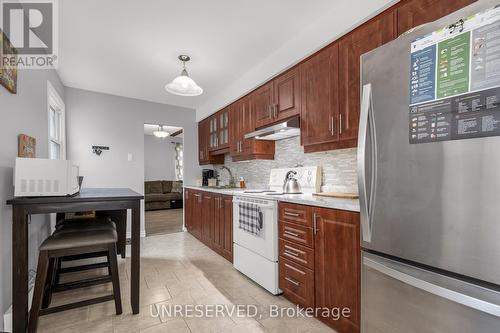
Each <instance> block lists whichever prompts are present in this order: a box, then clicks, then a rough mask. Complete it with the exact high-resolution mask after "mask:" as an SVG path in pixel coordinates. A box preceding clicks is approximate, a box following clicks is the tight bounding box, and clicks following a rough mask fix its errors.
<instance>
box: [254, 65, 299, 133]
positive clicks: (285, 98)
mask: <svg viewBox="0 0 500 333" xmlns="http://www.w3.org/2000/svg"><path fill="white" fill-rule="evenodd" d="M250 97H251V98H250V101H251V102H250V103H251V105H250V107H251V108H252V113H253V115H254V117H255V128H260V127H264V126H267V125H270V124H272V123H275V122H278V121H281V120H285V119H288V118H290V117H293V116H295V115H298V114H299V113H300V75H299V70H298V68H297V67H294V68H292V69H291V70H289V71H287V72H285V73H283V74H281V75H279V76H278V77H276V78H274V79H273V80H272V81H270V82H268V83H266V84H265V85H263V86H261V87H260V88H257V89H256V90H255V91H254V92H252V93H251V94H250Z"/></svg>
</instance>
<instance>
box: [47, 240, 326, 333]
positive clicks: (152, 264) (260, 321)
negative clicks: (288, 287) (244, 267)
mask: <svg viewBox="0 0 500 333" xmlns="http://www.w3.org/2000/svg"><path fill="white" fill-rule="evenodd" d="M119 265H120V281H121V289H122V302H123V314H122V315H119V316H117V315H116V314H115V309H114V303H113V302H106V303H101V304H96V305H91V306H88V307H84V308H79V309H74V310H69V311H65V312H60V313H55V314H52V315H48V316H43V317H41V318H40V324H39V329H38V331H39V332H57V333H64V332H70V333H79V332H92V333H101V332H120V333H122V332H123V333H127V332H141V333H142V332H143V333H156V332H179V333H183V332H191V333H199V332H200V333H205V332H207V333H209V332H210V333H217V332H221V333H229V332H249V333H251V332H286V333H295V332H297V333H298V332H305V333H321V332H325V333H327V332H334V331H333V330H331V329H330V328H328V327H327V326H325V325H324V324H322V323H321V322H319V321H318V320H316V319H314V318H296V317H294V318H280V317H278V318H275V317H272V316H270V313H269V309H270V307H271V306H272V305H278V306H280V307H294V305H293V304H291V303H290V302H288V301H287V300H286V299H284V298H283V297H282V296H273V295H271V294H270V293H268V292H267V291H265V290H264V289H262V288H261V287H259V286H258V285H256V284H255V283H253V282H252V281H251V280H249V279H248V278H246V277H245V276H244V275H242V274H240V273H239V272H238V271H236V270H235V269H233V267H232V265H231V263H229V262H228V261H226V260H225V259H223V258H222V257H220V256H219V255H217V254H216V253H215V252H213V251H212V250H211V249H209V248H208V247H206V246H205V245H204V244H203V243H201V242H199V241H198V240H197V239H195V238H194V237H192V236H191V235H190V234H188V233H184V232H181V233H174V234H168V235H159V236H152V237H147V238H144V239H142V246H141V298H140V305H141V311H140V314H138V315H132V314H131V308H130V296H129V295H130V290H129V289H130V283H129V278H130V261H129V259H126V260H121V259H120V262H119ZM101 273H102V272H101ZM85 274H86V275H89V276H90V275H92V274H94V275H95V274H97V273H96V272H87V273H85ZM80 275H81V273H80ZM66 278H67V279H72V278H73V277H71V276H68V277H66ZM110 290H111V287H110V286H108V285H101V286H95V287H89V288H85V289H80V290H73V291H69V292H64V293H58V294H56V295H55V296H54V298H53V303H52V304H53V305H58V304H64V303H65V302H68V301H75V300H80V299H85V297H87V298H88V297H89V295H92V297H94V296H98V295H101V294H106V293H109V292H110ZM174 305H177V306H179V307H180V306H182V305H188V306H193V305H199V306H201V307H202V309H207V310H209V309H210V306H211V305H218V306H223V305H227V306H228V307H227V308H226V309H228V310H229V309H231V307H229V306H230V305H251V306H252V308H251V310H250V311H253V309H257V310H258V314H257V315H256V316H244V315H243V316H237V315H236V314H235V313H233V314H232V315H229V313H228V312H227V311H226V312H224V315H221V316H217V317H215V318H213V317H212V318H210V317H209V316H205V317H193V316H186V315H184V316H183V315H177V316H175V315H168V313H160V315H158V313H159V312H158V311H159V309H166V308H167V309H168V308H169V307H171V308H172V307H173V306H174ZM187 309H188V308H187V307H186V311H187ZM191 309H192V308H191ZM212 310H213V308H212ZM152 313H153V315H152Z"/></svg>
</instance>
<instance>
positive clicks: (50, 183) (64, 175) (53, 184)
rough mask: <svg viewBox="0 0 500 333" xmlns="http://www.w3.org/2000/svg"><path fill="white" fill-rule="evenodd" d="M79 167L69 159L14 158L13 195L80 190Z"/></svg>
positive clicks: (23, 195)
mask: <svg viewBox="0 0 500 333" xmlns="http://www.w3.org/2000/svg"><path fill="white" fill-rule="evenodd" d="M79 171H80V170H79V167H78V165H76V164H74V163H73V162H72V161H69V160H50V159H46V158H22V157H17V158H16V165H15V167H14V196H16V197H36V196H68V195H73V194H75V193H77V192H78V191H79V190H80V185H79V182H78V176H79Z"/></svg>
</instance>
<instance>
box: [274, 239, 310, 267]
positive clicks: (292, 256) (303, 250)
mask: <svg viewBox="0 0 500 333" xmlns="http://www.w3.org/2000/svg"><path fill="white" fill-rule="evenodd" d="M280 256H282V257H284V258H287V259H289V260H290V261H293V262H294V263H297V264H300V265H303V266H305V267H307V268H310V269H312V270H314V250H313V249H310V248H308V247H305V246H302V245H298V244H294V243H292V242H288V241H286V240H284V239H280Z"/></svg>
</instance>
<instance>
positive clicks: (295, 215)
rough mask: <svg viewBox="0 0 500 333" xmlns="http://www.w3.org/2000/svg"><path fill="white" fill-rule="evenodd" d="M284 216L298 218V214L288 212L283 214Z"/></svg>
mask: <svg viewBox="0 0 500 333" xmlns="http://www.w3.org/2000/svg"><path fill="white" fill-rule="evenodd" d="M285 215H287V216H294V217H298V216H299V214H297V213H290V212H285Z"/></svg>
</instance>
